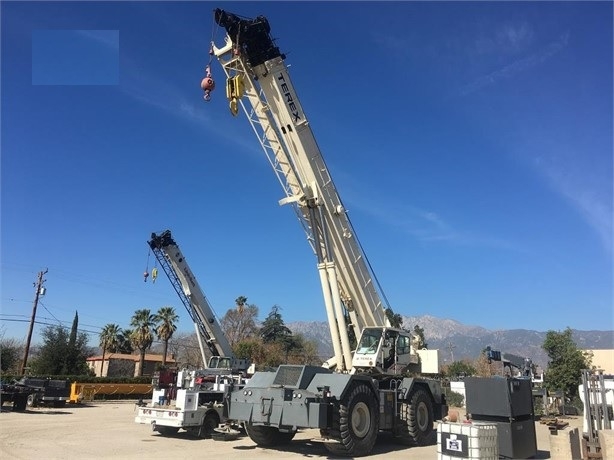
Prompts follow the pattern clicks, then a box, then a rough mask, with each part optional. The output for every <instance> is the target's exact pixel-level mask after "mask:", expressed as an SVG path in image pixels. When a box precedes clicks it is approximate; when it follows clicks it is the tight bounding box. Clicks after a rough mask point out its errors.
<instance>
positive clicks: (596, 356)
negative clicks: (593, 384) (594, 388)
mask: <svg viewBox="0 0 614 460" xmlns="http://www.w3.org/2000/svg"><path fill="white" fill-rule="evenodd" d="M582 351H586V352H588V353H591V354H592V355H593V360H592V365H593V367H595V368H596V369H603V373H604V375H614V349H607V350H582Z"/></svg>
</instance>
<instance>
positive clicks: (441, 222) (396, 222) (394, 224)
mask: <svg viewBox="0 0 614 460" xmlns="http://www.w3.org/2000/svg"><path fill="white" fill-rule="evenodd" d="M348 203H350V206H351V207H353V208H360V210H361V212H363V213H365V214H368V215H370V216H372V217H373V218H375V219H377V220H378V221H380V222H383V223H384V224H386V225H388V226H390V227H391V228H396V229H398V230H400V231H402V232H404V233H406V234H408V235H410V236H411V237H412V238H413V239H415V240H416V241H418V242H421V243H446V244H452V245H457V246H476V247H490V248H499V249H506V250H514V251H519V250H521V249H519V248H518V247H517V246H516V245H514V244H513V243H511V242H510V241H506V240H504V239H502V238H498V237H492V236H488V235H482V234H477V233H472V232H468V231H461V230H458V229H457V228H455V227H454V226H453V225H452V224H451V223H450V222H448V221H447V220H446V219H445V218H444V217H443V216H442V215H440V214H439V213H437V212H434V211H431V210H425V209H421V208H418V207H416V206H411V205H407V204H394V203H393V204H391V203H390V202H386V203H383V202H377V203H374V202H369V200H364V199H358V200H356V199H351V198H350V200H349V201H348Z"/></svg>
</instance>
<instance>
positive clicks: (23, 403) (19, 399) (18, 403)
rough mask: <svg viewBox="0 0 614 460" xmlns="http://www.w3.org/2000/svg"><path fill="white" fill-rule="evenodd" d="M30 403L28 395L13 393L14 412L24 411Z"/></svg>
mask: <svg viewBox="0 0 614 460" xmlns="http://www.w3.org/2000/svg"><path fill="white" fill-rule="evenodd" d="M27 405H28V395H26V394H25V393H15V394H14V395H13V412H24V411H25V410H26V407H27Z"/></svg>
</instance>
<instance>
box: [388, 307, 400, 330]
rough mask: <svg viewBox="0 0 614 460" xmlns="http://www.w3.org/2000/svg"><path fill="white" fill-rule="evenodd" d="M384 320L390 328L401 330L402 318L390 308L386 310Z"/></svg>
mask: <svg viewBox="0 0 614 460" xmlns="http://www.w3.org/2000/svg"><path fill="white" fill-rule="evenodd" d="M385 312H386V318H388V321H389V322H390V326H392V327H394V328H397V329H401V328H402V327H403V317H402V316H401V315H400V314H399V313H395V312H394V311H392V308H386V310H385Z"/></svg>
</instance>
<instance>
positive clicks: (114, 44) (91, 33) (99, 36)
mask: <svg viewBox="0 0 614 460" xmlns="http://www.w3.org/2000/svg"><path fill="white" fill-rule="evenodd" d="M75 32H76V33H77V34H78V35H80V36H82V37H85V38H87V39H89V40H92V41H95V42H97V43H99V44H101V45H103V46H106V47H107V48H111V49H115V50H117V49H119V30H76V31H75Z"/></svg>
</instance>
